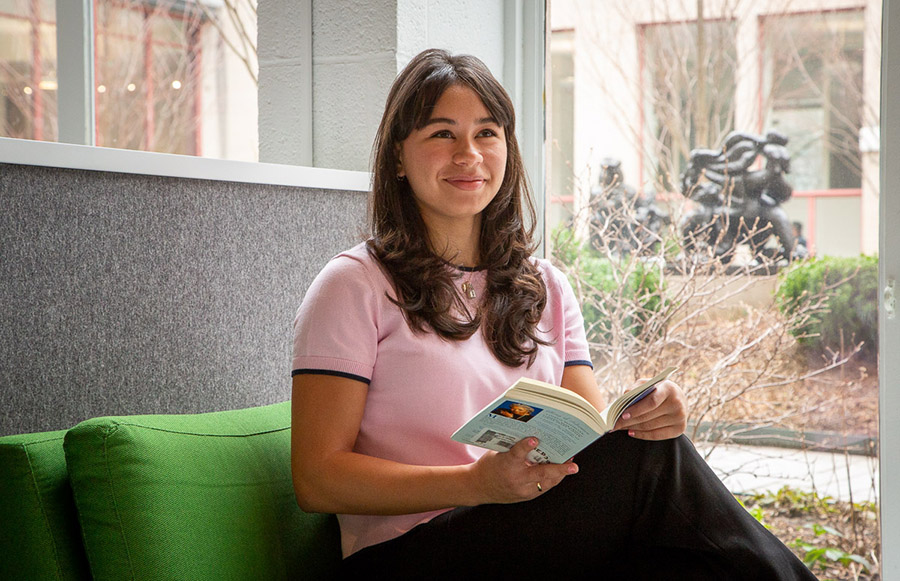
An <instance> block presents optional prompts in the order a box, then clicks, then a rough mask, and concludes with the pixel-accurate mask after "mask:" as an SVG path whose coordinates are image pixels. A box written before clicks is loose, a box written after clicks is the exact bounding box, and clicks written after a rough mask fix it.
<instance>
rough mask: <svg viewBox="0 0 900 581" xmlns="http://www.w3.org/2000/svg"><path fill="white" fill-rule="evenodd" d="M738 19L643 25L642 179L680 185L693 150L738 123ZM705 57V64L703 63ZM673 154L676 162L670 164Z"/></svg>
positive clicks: (718, 140)
mask: <svg viewBox="0 0 900 581" xmlns="http://www.w3.org/2000/svg"><path fill="white" fill-rule="evenodd" d="M735 32H736V25H735V23H734V22H733V21H730V20H716V21H706V22H704V23H703V25H702V26H701V25H699V23H698V22H697V21H696V20H695V21H686V22H676V23H660V24H651V25H644V26H641V27H640V29H639V35H638V42H639V43H640V55H641V58H642V60H643V63H642V69H643V71H644V78H643V79H642V83H643V90H642V91H641V97H642V99H643V106H644V115H645V117H646V119H647V127H646V132H645V133H644V135H643V138H644V140H645V146H644V148H643V149H644V151H645V152H646V158H645V161H644V167H645V172H644V179H645V180H648V181H655V182H657V183H659V184H660V186H661V188H662V189H663V190H664V191H676V190H677V189H678V186H677V181H675V183H673V180H677V179H678V175H679V174H680V173H681V172H682V171H683V170H684V166H685V164H686V160H687V159H688V158H689V157H690V151H691V150H692V149H694V148H696V147H714V146H715V145H717V144H719V143H721V142H722V139H723V138H724V137H725V135H727V134H728V132H729V131H731V130H732V129H734V91H735V86H736V83H735V72H736V71H737V66H736V62H737V54H736V47H735V36H736V35H735ZM699 63H702V65H703V66H699ZM663 160H670V161H672V162H674V165H671V166H669V165H667V164H665V163H661V162H663Z"/></svg>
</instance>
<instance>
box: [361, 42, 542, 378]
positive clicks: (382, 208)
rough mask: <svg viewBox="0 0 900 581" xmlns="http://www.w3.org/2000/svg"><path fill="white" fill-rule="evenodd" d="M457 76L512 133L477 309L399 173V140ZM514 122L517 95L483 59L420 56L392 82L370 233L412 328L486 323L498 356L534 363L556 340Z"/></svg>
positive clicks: (491, 215) (489, 212) (461, 329)
mask: <svg viewBox="0 0 900 581" xmlns="http://www.w3.org/2000/svg"><path fill="white" fill-rule="evenodd" d="M454 85H462V86H465V87H468V88H469V89H472V90H473V91H474V92H475V93H476V94H477V95H478V96H479V97H481V101H482V102H483V103H484V106H485V108H486V109H487V110H488V112H489V113H490V114H491V116H492V117H493V118H494V119H495V120H496V121H497V123H498V124H499V125H500V126H502V127H503V132H504V134H505V136H506V151H507V155H506V173H505V175H504V177H503V182H502V183H501V185H500V189H499V191H498V192H497V195H496V196H495V197H494V199H493V200H492V201H491V202H490V203H489V204H488V205H487V207H486V208H485V209H484V211H483V212H482V219H481V235H480V236H481V238H480V248H481V256H480V267H481V268H484V269H486V271H487V272H486V279H487V284H486V287H485V292H484V294H483V296H482V298H481V302H480V304H479V306H478V307H477V309H475V310H474V312H473V311H471V310H470V309H469V308H468V307H467V305H466V303H465V301H464V300H463V298H462V296H461V295H460V292H459V291H458V289H457V285H456V281H457V279H458V278H459V277H460V276H461V273H460V272H458V271H457V270H456V269H453V268H448V265H447V262H446V261H444V260H443V259H442V258H441V257H440V256H439V255H438V254H437V253H435V251H434V249H433V248H432V247H431V245H430V239H429V236H428V231H427V229H426V226H425V222H424V221H423V220H422V216H421V214H420V213H419V208H418V206H417V204H416V201H415V197H414V196H413V193H412V190H411V189H410V186H409V182H408V181H406V180H402V181H401V180H398V179H397V170H398V167H399V165H400V157H399V150H400V147H399V145H400V143H401V142H402V141H403V140H405V139H406V138H407V137H408V136H409V135H410V133H412V131H413V130H414V129H420V128H422V127H424V126H425V124H426V123H427V122H428V120H429V116H430V113H431V111H432V110H433V109H434V107H435V105H436V104H437V101H438V99H440V97H441V95H443V94H444V91H446V90H447V88H449V87H451V86H454ZM515 124H516V119H515V110H514V108H513V104H512V101H511V100H510V98H509V95H508V94H507V93H506V91H505V90H504V89H503V86H502V85H500V83H499V82H498V81H497V80H496V79H495V78H494V77H493V75H491V73H490V71H489V70H488V68H487V66H485V64H484V63H483V62H481V61H480V60H479V59H477V58H475V57H473V56H469V55H455V56H453V55H450V53H448V52H446V51H443V50H436V49H431V50H426V51H424V52H422V53H420V54H419V55H417V56H416V57H415V58H413V59H412V61H410V63H409V64H408V65H407V66H406V67H405V68H404V69H403V71H402V72H401V73H400V75H399V76H398V77H397V79H396V80H395V81H394V84H393V86H392V87H391V90H390V93H389V94H388V97H387V104H386V106H385V110H384V116H383V117H382V120H381V125H380V126H379V128H378V134H377V136H376V137H375V144H374V147H373V164H372V165H373V171H374V181H373V187H372V190H373V195H372V198H371V207H370V219H371V230H372V238H371V239H370V240H369V242H368V248H369V251H370V252H371V253H372V255H373V256H375V258H377V259H378V261H379V262H380V263H381V264H382V265H383V267H384V269H385V270H386V272H387V273H388V276H389V277H390V278H391V280H392V282H393V285H394V289H395V291H396V294H397V298H396V299H391V300H393V301H394V303H396V304H397V305H398V306H399V307H400V308H401V309H402V310H403V313H404V316H405V317H406V320H407V323H408V324H409V325H410V328H412V329H413V330H416V331H427V330H428V329H431V330H432V331H434V332H435V333H437V334H438V335H439V336H440V337H442V338H444V339H447V340H454V341H459V340H464V339H467V338H469V337H471V336H472V335H473V334H474V333H475V332H476V331H477V330H478V328H479V326H480V327H482V332H483V334H484V338H485V341H486V343H487V345H488V346H489V348H490V349H491V352H492V353H493V354H494V356H495V357H496V358H497V359H498V360H500V361H501V362H503V363H504V364H506V365H509V366H512V367H517V366H520V365H522V364H523V363H527V364H528V365H529V366H530V365H531V364H532V363H533V362H534V359H535V357H536V355H537V350H538V346H540V345H546V344H547V342H546V341H543V340H542V339H540V337H538V335H537V324H538V322H539V321H540V318H541V313H542V312H543V310H544V306H545V305H546V303H547V288H546V286H545V284H544V281H543V279H542V277H541V275H540V273H539V272H538V270H537V267H536V266H535V265H534V263H533V262H532V261H531V260H529V258H530V256H531V254H532V253H533V252H534V244H533V241H532V235H533V233H534V224H535V223H536V220H535V217H536V216H535V210H534V202H533V201H532V196H531V190H530V188H529V186H528V182H527V179H526V175H525V168H524V166H523V164H522V158H521V154H520V153H519V145H518V143H517V141H516V137H515ZM526 213H527V218H528V220H527V221H526Z"/></svg>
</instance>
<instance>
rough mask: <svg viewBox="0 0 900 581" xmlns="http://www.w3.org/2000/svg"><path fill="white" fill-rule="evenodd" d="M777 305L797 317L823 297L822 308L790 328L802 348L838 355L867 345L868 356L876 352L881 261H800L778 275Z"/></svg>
mask: <svg viewBox="0 0 900 581" xmlns="http://www.w3.org/2000/svg"><path fill="white" fill-rule="evenodd" d="M775 294H776V300H777V302H778V306H779V308H780V309H781V311H782V312H783V313H785V314H786V315H789V316H790V315H794V314H796V313H797V312H798V309H800V308H803V307H804V305H808V304H809V301H810V299H811V298H812V297H816V296H817V295H823V296H824V297H825V302H824V304H823V307H824V308H822V309H818V310H816V311H815V312H813V313H812V316H810V317H809V318H808V319H806V320H805V321H804V323H803V324H800V325H798V326H797V327H795V328H794V329H793V330H792V333H793V334H794V336H795V337H797V340H798V342H799V343H800V344H801V345H804V346H806V347H807V348H809V349H811V350H814V351H821V352H825V351H826V349H831V350H834V351H837V350H838V349H840V348H841V338H842V336H843V345H844V347H845V348H847V347H850V346H851V345H853V344H856V343H859V342H863V347H862V351H863V353H864V354H866V355H874V354H876V353H877V352H878V258H877V257H875V256H860V257H857V258H839V257H833V256H826V257H823V258H814V259H810V260H805V261H803V262H800V263H797V264H795V265H794V266H792V267H791V268H789V269H788V270H787V271H785V272H783V273H782V274H781V275H780V277H779V283H778V288H777V290H776V291H775ZM842 333H843V335H842Z"/></svg>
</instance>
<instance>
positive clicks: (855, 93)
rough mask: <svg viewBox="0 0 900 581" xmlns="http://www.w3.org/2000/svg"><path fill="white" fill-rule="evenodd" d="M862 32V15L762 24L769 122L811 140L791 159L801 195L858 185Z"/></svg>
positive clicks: (777, 18) (815, 16) (824, 14)
mask: <svg viewBox="0 0 900 581" xmlns="http://www.w3.org/2000/svg"><path fill="white" fill-rule="evenodd" d="M864 26H865V21H864V12H863V11H862V10H851V11H844V12H822V13H818V14H801V15H784V16H773V17H770V18H767V19H766V20H765V32H766V34H765V38H764V42H765V46H766V54H767V68H768V70H767V71H766V78H767V84H766V88H765V90H766V91H770V92H771V96H770V98H769V99H768V101H769V102H770V103H771V108H770V109H769V110H768V111H767V112H766V113H767V116H768V119H769V121H768V124H769V125H770V126H772V127H775V128H779V129H780V130H782V131H783V132H784V133H785V134H787V135H788V137H790V138H791V139H792V140H796V141H801V142H802V141H807V142H808V141H809V140H810V139H811V136H815V137H814V139H815V141H816V142H817V146H816V147H812V148H803V149H802V151H799V152H798V153H797V154H795V155H794V157H793V159H794V160H796V161H795V165H798V166H800V167H801V168H803V170H804V171H805V172H806V173H805V174H804V179H803V180H801V182H800V183H798V184H797V187H798V188H799V189H810V190H824V189H828V188H858V187H860V185H861V179H862V167H861V154H860V151H859V134H860V130H861V128H862V111H863V107H864V100H863V90H864V86H863V45H864ZM798 119H800V120H802V122H801V123H798Z"/></svg>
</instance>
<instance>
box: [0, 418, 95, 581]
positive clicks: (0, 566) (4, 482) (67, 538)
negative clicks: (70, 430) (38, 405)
mask: <svg viewBox="0 0 900 581" xmlns="http://www.w3.org/2000/svg"><path fill="white" fill-rule="evenodd" d="M63 435H65V430H60V431H56V432H43V433H37V434H23V435H19V436H3V437H0V579H60V580H80V579H90V574H89V573H88V566H87V559H86V557H85V554H84V546H83V545H82V544H81V532H80V531H79V528H78V518H77V516H76V514H75V504H74V502H73V500H72V489H71V488H70V487H69V481H68V476H67V474H66V460H65V456H64V455H63Z"/></svg>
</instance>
